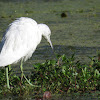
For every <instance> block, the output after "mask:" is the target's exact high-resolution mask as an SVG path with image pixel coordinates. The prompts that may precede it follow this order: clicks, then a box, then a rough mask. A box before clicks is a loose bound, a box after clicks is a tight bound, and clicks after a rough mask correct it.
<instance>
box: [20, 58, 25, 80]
mask: <svg viewBox="0 0 100 100" xmlns="http://www.w3.org/2000/svg"><path fill="white" fill-rule="evenodd" d="M20 69H21V81H22V79H23V76H24V74H23V60H21V65H20Z"/></svg>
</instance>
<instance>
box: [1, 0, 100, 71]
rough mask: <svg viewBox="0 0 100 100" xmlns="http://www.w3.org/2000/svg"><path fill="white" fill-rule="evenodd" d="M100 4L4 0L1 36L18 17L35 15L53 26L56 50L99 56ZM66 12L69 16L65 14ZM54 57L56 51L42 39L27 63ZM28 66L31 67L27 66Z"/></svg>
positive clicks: (71, 0) (90, 0) (82, 58)
mask: <svg viewBox="0 0 100 100" xmlns="http://www.w3.org/2000/svg"><path fill="white" fill-rule="evenodd" d="M99 4H100V0H95V1H94V0H83V1H82V0H75V1H74V0H8V1H6V0H1V1H0V13H1V15H0V39H2V35H3V33H4V32H5V30H6V28H7V27H8V25H9V23H11V22H12V21H13V20H14V19H15V18H18V17H21V16H25V17H31V18H33V19H35V20H36V21H37V22H38V23H45V24H47V25H48V26H49V27H50V29H51V31H52V35H51V40H52V43H53V45H54V52H55V53H56V54H66V55H67V56H69V55H71V54H72V53H75V57H76V59H77V60H80V62H82V63H89V61H90V59H89V58H88V56H96V55H97V54H98V51H99V50H100V6H99ZM63 12H64V13H65V14H66V17H61V14H62V13H63ZM51 58H52V59H53V58H55V55H53V53H52V50H51V48H50V46H49V44H48V43H47V42H46V40H44V39H42V42H41V43H40V44H39V46H38V47H37V50H36V51H35V53H34V54H33V56H32V58H31V59H30V60H28V61H27V62H25V64H24V66H33V65H32V64H33V63H37V62H43V61H45V60H46V59H51ZM30 68H31V67H30ZM30 68H29V67H28V69H30ZM24 69H25V70H27V68H26V67H24Z"/></svg>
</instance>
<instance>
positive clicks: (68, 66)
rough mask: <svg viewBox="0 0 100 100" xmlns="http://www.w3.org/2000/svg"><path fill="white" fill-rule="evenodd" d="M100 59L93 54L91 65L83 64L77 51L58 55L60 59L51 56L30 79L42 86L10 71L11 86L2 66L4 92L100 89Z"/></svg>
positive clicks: (1, 88)
mask: <svg viewBox="0 0 100 100" xmlns="http://www.w3.org/2000/svg"><path fill="white" fill-rule="evenodd" d="M99 67H100V59H99V57H98V59H94V58H93V57H92V58H91V62H90V64H89V65H85V64H84V65H82V64H80V62H79V61H76V60H75V57H74V55H72V56H71V57H66V55H57V60H47V61H46V62H44V63H38V64H35V65H34V69H33V70H32V71H31V75H30V76H27V77H28V78H29V79H30V82H31V83H32V84H34V85H38V86H39V87H32V86H30V85H29V84H28V83H27V82H26V81H25V80H24V79H23V80H21V78H20V77H19V76H17V75H15V74H14V75H12V74H13V73H12V70H10V72H9V76H10V86H11V88H10V89H9V90H8V89H7V87H6V78H5V71H4V69H1V70H0V94H3V95H4V94H13V95H26V94H27V95H28V94H39V93H43V92H44V91H47V90H49V91H51V92H52V93H73V92H79V93H82V92H92V91H100V80H99V79H100V68H99Z"/></svg>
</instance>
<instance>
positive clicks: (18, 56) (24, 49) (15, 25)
mask: <svg viewBox="0 0 100 100" xmlns="http://www.w3.org/2000/svg"><path fill="white" fill-rule="evenodd" d="M50 35H51V31H50V29H49V27H48V26H47V25H46V24H37V22H36V21H35V20H33V19H31V18H27V17H21V18H18V19H16V20H15V21H13V22H12V23H11V24H10V25H9V28H8V29H7V31H6V32H5V34H4V36H3V38H2V41H1V44H0V67H6V78H7V87H8V88H10V86H9V77H8V66H9V65H11V64H13V63H17V62H18V61H21V65H20V68H21V72H22V76H24V77H25V75H24V74H23V66H22V62H23V61H26V60H27V59H29V58H30V57H31V56H32V54H33V52H34V51H35V50H36V47H37V45H38V44H39V43H40V41H41V39H42V36H44V37H45V39H46V40H47V41H48V42H49V43H50V46H51V48H52V49H53V46H52V42H51V40H50ZM25 79H26V80H27V78H26V77H25ZM27 81H28V80H27ZM28 83H29V81H28Z"/></svg>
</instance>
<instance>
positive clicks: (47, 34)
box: [38, 24, 53, 49]
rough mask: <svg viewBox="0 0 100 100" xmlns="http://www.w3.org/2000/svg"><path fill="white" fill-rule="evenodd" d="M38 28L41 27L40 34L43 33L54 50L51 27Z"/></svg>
mask: <svg viewBox="0 0 100 100" xmlns="http://www.w3.org/2000/svg"><path fill="white" fill-rule="evenodd" d="M38 26H39V30H40V32H41V33H42V35H43V36H44V38H45V39H46V40H47V41H48V42H49V44H50V46H51V48H52V49H53V45H52V42H51V40H50V35H51V30H50V29H49V27H48V26H47V25H46V24H38Z"/></svg>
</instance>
